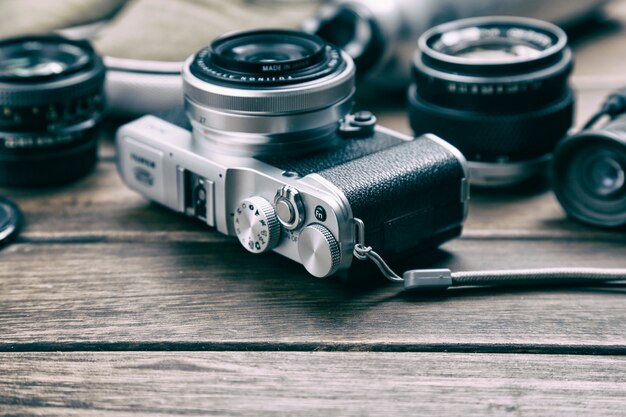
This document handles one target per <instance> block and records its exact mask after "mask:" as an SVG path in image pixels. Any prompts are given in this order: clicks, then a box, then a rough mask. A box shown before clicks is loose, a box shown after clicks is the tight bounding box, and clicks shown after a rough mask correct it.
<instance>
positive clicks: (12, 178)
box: [0, 35, 105, 186]
mask: <svg viewBox="0 0 626 417" xmlns="http://www.w3.org/2000/svg"><path fill="white" fill-rule="evenodd" d="M104 75H105V70H104V65H103V64H102V60H101V58H100V57H98V56H97V54H96V53H95V52H94V50H93V48H92V47H91V46H90V44H89V43H88V42H85V41H75V40H70V39H66V38H63V37H61V36H56V35H41V36H22V37H17V38H10V39H5V40H2V41H0V184H2V185H9V186H44V185H53V184H60V183H63V182H67V181H70V180H73V179H76V178H78V177H81V176H83V175H84V174H86V173H87V172H89V171H90V170H91V169H92V168H93V166H94V164H95V162H96V155H97V138H96V136H95V135H94V130H95V128H96V126H97V124H98V122H99V121H100V120H101V119H102V116H103V114H104V109H105V100H104V94H103V84H104Z"/></svg>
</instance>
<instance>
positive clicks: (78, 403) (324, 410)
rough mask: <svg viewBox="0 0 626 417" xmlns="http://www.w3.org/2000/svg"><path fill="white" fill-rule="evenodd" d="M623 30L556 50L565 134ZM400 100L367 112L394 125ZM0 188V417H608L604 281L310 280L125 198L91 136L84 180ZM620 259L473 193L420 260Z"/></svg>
mask: <svg viewBox="0 0 626 417" xmlns="http://www.w3.org/2000/svg"><path fill="white" fill-rule="evenodd" d="M624 10H625V7H624V5H623V3H622V4H616V5H614V6H613V7H612V8H611V9H610V11H609V14H610V15H612V16H617V18H618V20H619V16H626V13H624ZM613 19H614V18H613ZM623 20H626V19H623ZM624 33H625V32H624V31H623V30H622V29H621V24H620V23H619V22H618V21H616V20H609V21H608V22H607V23H606V24H604V25H599V26H598V27H596V28H595V30H594V31H592V32H588V31H583V32H582V33H578V34H577V35H576V36H575V37H574V39H573V41H572V44H573V46H574V48H575V50H576V52H577V58H578V59H577V63H578V66H577V70H576V74H575V77H574V84H575V86H576V87H577V88H578V90H579V116H580V117H579V119H578V121H579V124H580V122H582V121H583V120H584V119H585V118H586V117H588V116H589V115H590V114H591V112H592V111H593V110H594V109H595V108H596V107H597V106H598V104H599V103H600V101H601V100H602V99H603V97H604V96H605V95H606V94H607V93H608V92H609V91H610V90H612V89H613V88H615V87H619V86H622V85H626V76H625V75H624V74H626V38H625V35H624ZM402 106H403V104H402V103H397V104H389V103H387V104H386V105H385V106H382V108H376V110H377V111H378V112H379V114H381V115H382V123H383V124H387V125H391V126H393V127H396V128H398V129H401V130H404V131H407V130H408V128H407V127H406V119H405V115H404V113H403V111H402V110H403V109H402ZM378 107H381V106H378ZM0 194H5V195H7V196H9V197H10V198H12V199H14V200H16V201H17V202H18V203H19V204H20V205H21V207H22V209H23V211H24V214H25V219H26V227H25V229H24V231H23V233H22V235H21V237H20V238H19V240H18V241H17V242H16V243H15V244H13V245H11V246H9V247H7V248H6V249H4V250H3V251H2V252H0V414H2V415H44V414H45V415H76V416H101V415H107V416H108V415H116V416H117V415H120V416H121V415H129V414H134V415H138V416H144V415H145V416H147V415H159V414H186V415H225V414H232V415H235V414H236V415H250V416H258V415H293V414H296V413H298V414H305V415H311V416H318V415H329V414H346V415H367V414H385V415H415V414H433V415H448V416H456V415H458V416H467V415H477V416H485V415H538V416H540V415H541V416H545V415H551V416H554V415H563V416H572V415H605V416H606V415H614V416H617V415H621V416H624V415H626V359H625V357H624V356H623V355H625V354H626V303H625V301H626V298H625V296H626V294H625V291H624V287H623V286H622V287H620V286H603V287H592V288H588V287H577V288H548V289H541V288H536V289H526V290H520V289H517V290H496V289H465V290H453V291H449V292H448V293H447V294H445V295H444V296H440V297H409V296H405V295H402V294H400V288H399V287H397V286H393V285H388V286H381V287H378V288H374V289H371V288H370V289H367V290H365V289H358V288H346V287H345V286H342V285H341V284H339V283H338V282H336V281H334V280H316V279H313V278H311V277H310V276H308V275H307V274H306V273H305V271H304V270H303V268H302V267H301V266H299V265H297V264H295V263H292V262H288V261H286V260H284V259H282V258H281V257H279V256H276V255H272V254H270V255H267V256H254V255H251V254H248V253H247V252H245V251H244V250H242V249H241V248H240V247H239V243H238V242H237V241H235V240H234V239H231V238H226V237H224V236H222V235H220V234H218V233H216V232H214V231H212V230H208V229H205V228H203V227H202V226H201V225H200V224H199V223H197V222H195V221H192V220H189V219H185V218H183V217H181V216H179V215H176V214H174V213H172V212H169V211H168V210H166V209H163V208H160V207H158V206H156V205H154V204H151V203H149V202H148V201H146V200H145V199H143V198H142V197H140V196H139V195H137V194H135V193H134V192H132V191H130V190H128V189H127V188H126V187H124V186H123V185H122V183H121V181H120V179H119V178H118V176H117V173H116V171H115V164H114V153H113V147H112V143H111V141H110V140H106V141H104V143H103V144H102V151H101V161H100V163H99V164H98V166H97V169H96V171H95V172H94V173H93V174H92V175H90V176H89V177H87V178H85V179H84V180H81V181H79V182H77V183H75V184H72V185H69V186H67V187H63V188H56V189H46V190H40V191H18V190H2V192H1V193H0ZM625 249H626V235H624V233H623V232H604V231H599V230H595V229H591V228H587V227H584V226H580V225H577V224H574V223H572V222H570V221H568V220H567V219H566V218H565V216H564V214H563V212H562V210H561V208H560V207H559V206H558V204H557V202H556V200H555V198H554V197H553V195H552V194H551V193H550V192H549V191H545V190H537V189H535V190H524V191H519V190H518V191H515V192H512V191H508V192H498V193H496V192H489V193H484V192H483V193H477V192H475V193H474V195H473V198H472V203H471V214H470V217H469V220H468V222H467V227H466V229H465V233H464V235H463V237H462V238H461V239H459V240H456V241H454V242H450V243H449V244H446V245H445V246H444V247H443V249H442V250H441V251H439V252H437V253H436V254H434V255H433V256H432V257H431V258H429V260H430V262H431V264H432V265H435V266H446V267H450V268H452V269H455V270H476V269H498V268H532V267H558V266H593V267H625V266H626V257H625V256H624V255H625Z"/></svg>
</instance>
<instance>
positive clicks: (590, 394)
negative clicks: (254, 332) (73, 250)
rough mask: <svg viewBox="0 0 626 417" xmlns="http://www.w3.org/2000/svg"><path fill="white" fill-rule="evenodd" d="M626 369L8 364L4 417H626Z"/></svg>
mask: <svg viewBox="0 0 626 417" xmlns="http://www.w3.org/2000/svg"><path fill="white" fill-rule="evenodd" d="M624 375H626V359H625V358H624V357H582V356H552V355H514V354H507V355H493V354H491V355H487V354H453V353H430V354H423V353H422V354H420V353H376V354H374V353H329V352H313V353H271V352H247V353H244V352H230V353H217V352H169V353H168V352H166V353H161V352H159V353H157V352H134V353H127V352H123V353H122V352H120V353H86V352H79V353H48V354H42V353H39V354H35V353H21V354H15V353H8V354H0V410H1V411H0V413H2V414H4V415H35V414H36V415H42V414H45V415H49V416H61V415H63V416H104V415H106V416H118V415H130V414H132V415H135V416H156V415H163V414H176V415H238V416H248V415H249V416H265V415H270V416H292V415H302V416H320V415H345V416H352V415H355V416H356V415H358V416H363V415H445V416H464V417H466V416H485V415H489V416H509V415H516V416H546V415H550V416H567V417H571V416H579V415H580V416H583V415H602V416H623V415H624V407H626V394H625V392H626V380H625V378H624Z"/></svg>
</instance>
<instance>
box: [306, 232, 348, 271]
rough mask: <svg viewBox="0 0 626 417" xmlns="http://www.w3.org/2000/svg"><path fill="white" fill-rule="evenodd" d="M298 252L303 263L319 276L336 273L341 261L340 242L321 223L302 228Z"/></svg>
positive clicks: (307, 268)
mask: <svg viewBox="0 0 626 417" xmlns="http://www.w3.org/2000/svg"><path fill="white" fill-rule="evenodd" d="M298 253H299V255H300V262H302V265H304V267H305V268H306V270H307V271H309V273H310V274H311V275H313V276H315V277H318V278H324V277H327V276H329V275H332V274H333V273H335V271H337V268H338V267H339V262H340V261H341V252H340V250H339V243H337V240H336V239H335V237H334V236H333V235H332V233H330V231H329V230H328V229H327V228H325V227H324V226H322V225H321V224H311V225H309V226H307V227H305V228H304V229H302V232H300V237H299V238H298Z"/></svg>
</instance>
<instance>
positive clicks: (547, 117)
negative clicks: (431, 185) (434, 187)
mask: <svg viewBox="0 0 626 417" xmlns="http://www.w3.org/2000/svg"><path fill="white" fill-rule="evenodd" d="M572 68H573V58H572V53H571V51H570V49H569V48H568V47H567V36H566V34H565V33H564V32H563V31H562V30H561V29H560V28H558V27H557V26H555V25H552V24H550V23H547V22H542V21H539V20H534V19H526V18H517V17H481V18H472V19H463V20H458V21H454V22H450V23H447V24H443V25H440V26H436V27H435V28H433V29H431V30H429V31H427V32H426V33H424V35H422V36H421V37H420V39H419V50H418V52H417V53H416V55H415V58H414V68H413V69H414V71H413V74H414V83H413V86H412V88H411V90H410V92H409V102H410V106H411V107H410V113H411V125H412V127H413V129H414V131H415V133H418V134H421V133H425V132H433V133H436V134H438V135H440V136H442V137H444V138H445V139H446V140H448V141H450V142H451V143H452V144H453V145H455V146H457V147H458V148H459V149H460V150H461V151H462V152H463V153H464V154H465V156H466V157H467V158H468V160H470V161H473V162H480V163H492V164H518V167H519V164H523V163H525V162H526V161H533V160H537V159H538V158H543V157H544V156H546V155H548V154H550V153H551V152H552V151H553V149H554V146H555V145H556V143H557V142H558V141H559V140H560V139H561V138H562V137H563V136H565V134H566V132H567V130H568V129H569V128H570V127H571V125H572V121H573V111H574V94H573V93H572V90H571V88H570V87H569V85H568V78H569V75H570V73H571V71H572ZM513 171H515V174H511V176H510V178H507V175H506V174H504V175H503V177H502V178H500V179H495V181H494V183H497V182H498V181H501V183H502V185H509V184H510V183H515V182H519V181H521V180H523V179H524V177H525V176H524V175H523V174H522V171H520V170H519V169H515V170H513ZM513 171H511V173H512V172H513ZM530 171H533V172H534V171H535V170H529V172H530ZM476 177H480V175H477V176H476Z"/></svg>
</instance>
